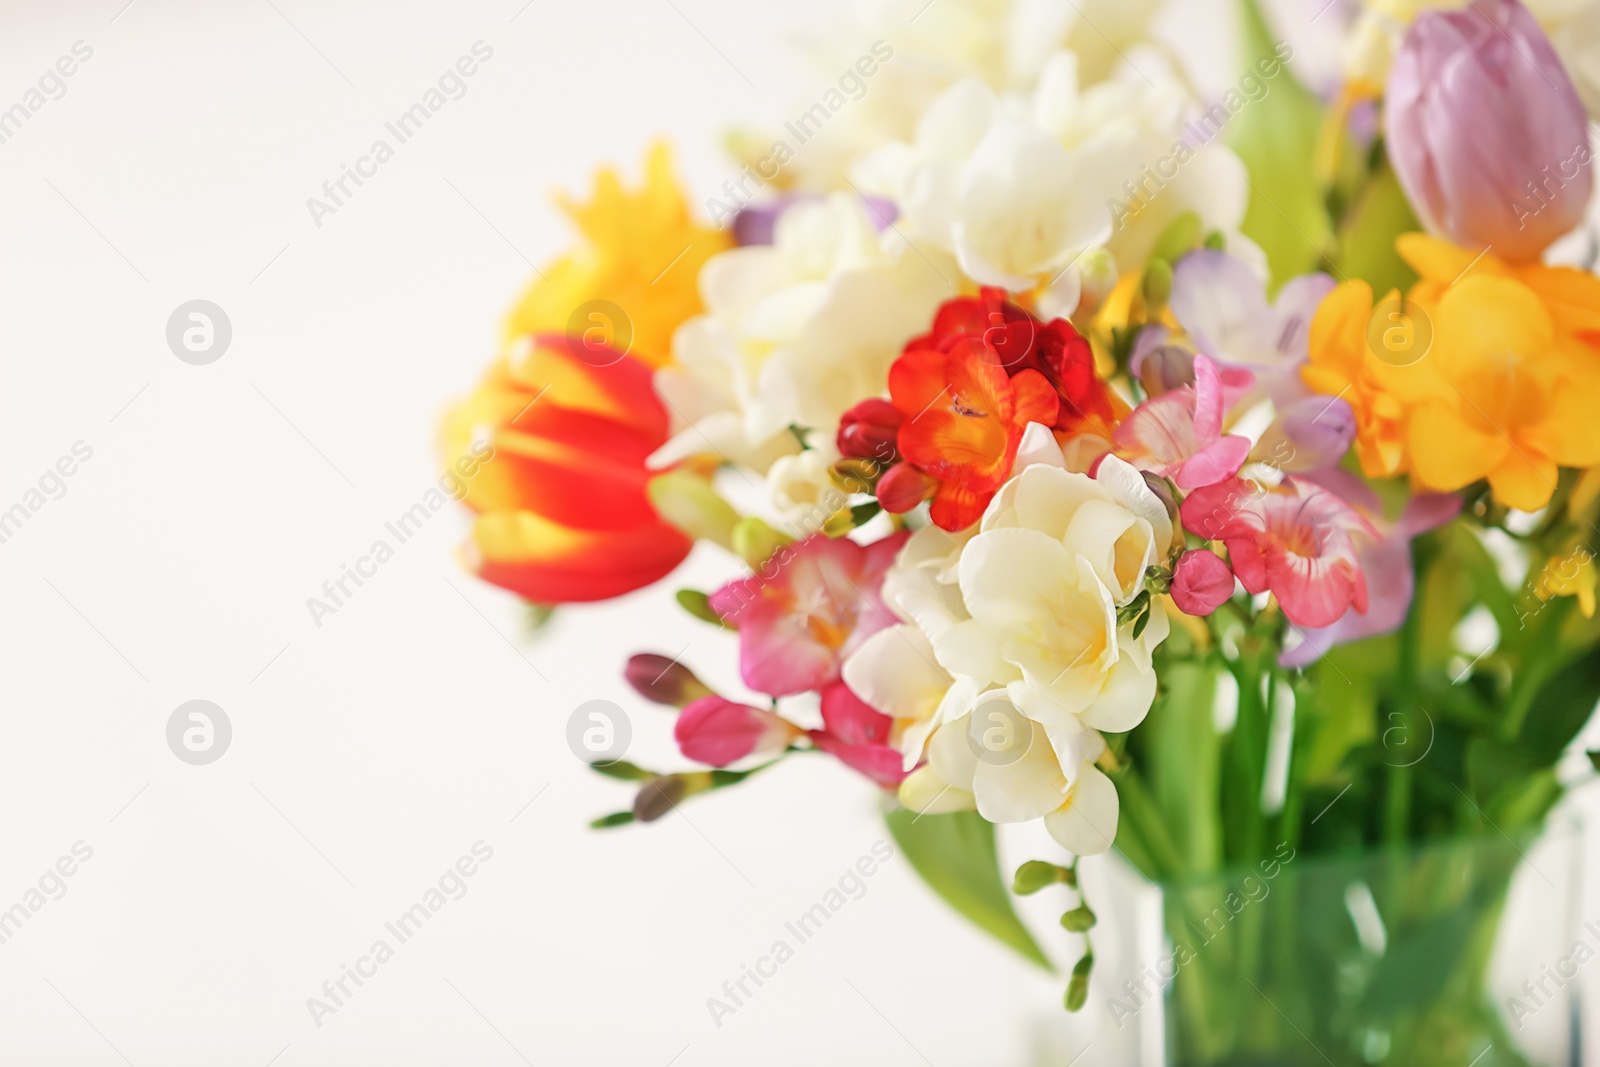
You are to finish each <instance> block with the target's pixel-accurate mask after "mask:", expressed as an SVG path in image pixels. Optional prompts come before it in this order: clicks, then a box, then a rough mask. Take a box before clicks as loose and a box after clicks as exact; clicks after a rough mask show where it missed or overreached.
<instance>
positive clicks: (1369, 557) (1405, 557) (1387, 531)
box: [1278, 470, 1461, 667]
mask: <svg viewBox="0 0 1600 1067" xmlns="http://www.w3.org/2000/svg"><path fill="white" fill-rule="evenodd" d="M1310 477H1311V480H1313V481H1316V482H1317V483H1318V484H1320V485H1321V486H1322V487H1323V488H1325V489H1327V490H1329V491H1330V492H1332V493H1334V494H1335V495H1337V496H1341V497H1343V498H1344V499H1345V500H1346V501H1347V502H1349V503H1350V504H1351V505H1352V506H1353V507H1355V508H1356V509H1357V510H1358V511H1362V512H1365V513H1366V514H1367V517H1368V518H1369V519H1371V521H1372V523H1373V525H1374V526H1375V527H1377V529H1378V531H1379V533H1380V534H1381V536H1380V537H1379V538H1378V539H1376V540H1370V541H1368V542H1367V543H1366V544H1365V545H1364V546H1362V547H1361V548H1360V550H1359V551H1358V553H1357V557H1356V558H1357V562H1358V564H1359V565H1360V567H1361V573H1362V574H1363V575H1364V576H1365V578H1366V582H1367V610H1366V612H1365V613H1362V612H1357V611H1354V610H1351V611H1347V612H1345V613H1344V615H1343V616H1341V617H1340V618H1339V619H1338V620H1337V621H1335V622H1334V623H1333V624H1332V625H1330V626H1320V627H1316V628H1313V629H1303V630H1299V631H1298V632H1299V634H1300V637H1301V641H1300V643H1299V644H1298V645H1296V646H1295V647H1293V648H1291V649H1289V650H1288V651H1287V652H1285V653H1283V655H1281V656H1279V657H1278V664H1279V666H1282V667H1309V666H1310V665H1311V664H1313V663H1315V662H1316V661H1317V660H1319V659H1321V658H1322V657H1323V656H1324V655H1326V654H1327V653H1328V651H1329V650H1330V649H1332V648H1334V647H1335V646H1337V645H1343V644H1348V643H1350V642H1351V641H1360V640H1361V639H1363V638H1366V637H1377V636H1378V635H1380V634H1386V633H1390V632H1392V631H1394V630H1398V629H1399V628H1400V626H1401V624H1402V623H1404V622H1405V620H1406V612H1408V611H1409V610H1411V597H1412V594H1413V592H1414V591H1415V588H1416V575H1415V573H1414V572H1413V570H1412V566H1411V542H1412V540H1413V539H1415V538H1417V537H1420V536H1422V535H1423V534H1425V533H1427V532H1428V531H1429V530H1433V529H1436V528H1438V527H1440V526H1443V525H1444V524H1445V523H1447V522H1449V521H1450V520H1451V519H1453V518H1455V517H1456V514H1457V513H1458V512H1460V510H1461V498H1460V497H1459V496H1457V495H1455V494H1454V493H1419V494H1418V495H1416V496H1414V497H1412V498H1411V499H1410V500H1408V501H1407V502H1406V506H1405V510H1404V511H1403V512H1401V514H1400V518H1399V519H1398V520H1397V521H1396V522H1394V523H1387V522H1385V521H1383V517H1382V512H1383V506H1382V504H1381V503H1380V502H1379V500H1378V494H1377V493H1375V492H1373V491H1372V488H1371V487H1370V486H1368V485H1367V484H1366V483H1365V482H1363V481H1362V480H1361V479H1359V478H1357V477H1356V476H1355V475H1353V474H1350V473H1348V472H1346V471H1342V470H1332V471H1322V472H1320V473H1318V474H1314V475H1311V476H1310Z"/></svg>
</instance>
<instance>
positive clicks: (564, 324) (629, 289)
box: [506, 142, 733, 367]
mask: <svg viewBox="0 0 1600 1067" xmlns="http://www.w3.org/2000/svg"><path fill="white" fill-rule="evenodd" d="M556 203H557V204H558V205H559V206H560V207H561V209H562V210H563V211H564V212H565V213H566V215H567V217H568V218H570V219H571V220H572V222H573V224H574V225H575V226H577V228H578V231H579V232H580V233H581V234H582V235H583V239H582V240H581V241H580V242H579V243H578V245H577V246H576V247H575V248H573V249H572V250H571V251H570V252H568V253H567V254H566V255H565V256H562V257H561V258H560V259H558V260H556V261H555V262H554V263H552V264H550V265H549V266H547V267H545V268H544V271H543V273H542V275H541V276H540V277H538V278H536V279H534V281H533V284H531V285H530V286H529V287H528V290H527V292H525V293H524V294H523V295H522V298H521V300H520V301H518V303H517V306H516V307H515V309H513V311H512V312H511V315H510V316H509V317H508V319H507V320H506V340H507V342H510V341H512V340H514V339H516V338H518V337H523V336H526V335H528V334H530V333H542V332H548V331H554V332H557V333H571V334H575V335H578V336H584V335H585V334H588V333H589V331H591V330H598V331H599V333H598V334H592V335H591V336H594V337H595V338H596V339H598V340H601V341H603V342H604V343H606V344H611V345H614V346H616V347H618V348H626V349H627V351H628V354H629V355H631V356H633V357H634V358H635V359H638V360H639V361H640V362H642V363H645V364H647V365H648V366H651V367H659V366H661V365H662V364H664V363H666V362H667V361H668V360H669V359H670V358H671V355H672V334H673V331H675V330H676V329H677V328H678V326H679V325H680V324H682V323H683V322H684V321H685V320H687V319H689V318H691V317H693V316H695V315H698V314H699V313H700V312H701V310H702V308H701V304H700V291H699V285H698V282H699V277H700V268H701V267H703V266H704V265H705V262H706V260H708V259H710V258H711V257H712V256H714V255H716V254H717V253H718V252H721V251H724V250H725V249H727V248H728V247H730V246H731V245H732V243H733V242H732V238H731V237H730V235H729V234H727V233H724V232H723V231H721V230H716V229H713V228H711V227H710V226H707V225H703V224H701V223H699V222H697V221H695V219H694V217H693V215H692V214H691V213H690V211H689V205H688V202H687V200H686V199H685V197H684V193H683V190H682V189H681V188H680V187H679V185H678V183H677V181H676V179H675V178H674V177H673V173H672V151H671V149H670V147H669V146H668V145H666V144H665V143H664V142H657V143H656V144H654V145H652V146H651V148H650V151H649V154H648V155H647V156H646V157H645V167H644V185H643V186H641V187H640V188H638V189H628V188H625V187H624V186H623V183H622V178H621V177H620V176H619V175H618V173H617V172H616V171H615V170H612V169H609V168H608V169H606V170H602V171H600V173H599V174H597V175H596V176H595V180H594V190H593V192H592V193H591V195H590V198H589V201H588V202H587V203H580V202H578V201H576V200H572V199H570V198H568V197H565V196H559V195H558V196H557V198H556ZM591 301H606V302H607V303H609V304H612V305H615V307H616V308H618V309H621V313H622V315H623V316H625V318H624V319H620V320H619V319H618V318H617V315H616V312H615V310H613V309H611V308H607V307H597V308H590V307H585V305H586V304H589V303H590V302H591Z"/></svg>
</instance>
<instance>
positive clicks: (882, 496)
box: [878, 463, 939, 515]
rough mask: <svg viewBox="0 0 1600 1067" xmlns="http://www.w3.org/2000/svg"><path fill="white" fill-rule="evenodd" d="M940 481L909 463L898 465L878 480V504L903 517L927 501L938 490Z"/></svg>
mask: <svg viewBox="0 0 1600 1067" xmlns="http://www.w3.org/2000/svg"><path fill="white" fill-rule="evenodd" d="M938 488H939V479H937V478H935V477H934V476H933V475H931V474H926V473H924V472H922V471H920V470H918V469H917V468H915V467H913V466H912V465H911V464H909V463H896V464H895V465H894V466H893V467H890V468H889V469H888V470H887V471H886V472H884V475H883V477H882V478H879V479H878V503H879V504H881V505H883V510H884V511H887V512H889V513H890V514H893V515H901V514H904V513H905V512H907V511H910V510H911V509H912V508H914V507H916V506H917V505H918V504H920V503H922V502H923V501H924V500H927V499H928V498H930V497H931V496H933V494H934V493H935V492H936V491H937V490H938Z"/></svg>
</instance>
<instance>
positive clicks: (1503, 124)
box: [1385, 0, 1594, 260]
mask: <svg viewBox="0 0 1600 1067" xmlns="http://www.w3.org/2000/svg"><path fill="white" fill-rule="evenodd" d="M1385 108H1386V111H1385V135H1386V143H1387V147H1388V151H1389V158H1390V160H1391V161H1392V162H1393V163H1394V169H1395V173H1396V174H1397V175H1398V176H1399V178H1400V184H1401V185H1402V186H1404V188H1405V191H1406V195H1407V196H1408V197H1409V198H1410V200H1411V206H1412V207H1413V208H1415V209H1416V212H1417V214H1418V216H1419V217H1420V218H1421V219H1422V221H1423V223H1424V224H1425V225H1426V226H1427V227H1428V229H1430V230H1432V231H1433V232H1434V233H1436V234H1439V235H1440V236H1443V237H1446V238H1449V239H1450V240H1451V241H1454V242H1455V243H1456V244H1458V245H1462V246H1464V247H1467V248H1472V249H1478V248H1483V247H1486V246H1487V247H1490V248H1492V249H1493V250H1494V254H1495V255H1497V256H1499V257H1501V258H1502V259H1510V260H1534V259H1538V258H1539V256H1540V254H1541V253H1542V252H1543V251H1544V250H1545V248H1546V247H1547V246H1548V245H1549V244H1550V242H1552V241H1554V240H1555V239H1556V238H1558V237H1560V236H1561V235H1563V234H1565V233H1567V232H1568V231H1569V230H1571V229H1572V228H1573V227H1574V226H1576V225H1577V224H1578V222H1579V221H1580V220H1581V219H1582V217H1583V211H1584V207H1585V205H1586V204H1587V203H1588V202H1589V194H1590V192H1591V191H1592V190H1593V188H1594V178H1593V175H1592V174H1591V173H1590V171H1589V163H1590V160H1591V155H1590V150H1589V132H1588V127H1587V119H1586V116H1585V114H1584V109H1583V104H1582V103H1581V102H1580V101H1579V99H1578V94H1577V91H1576V90H1575V89H1573V87H1572V80H1571V79H1570V78H1568V77H1567V72H1566V71H1565V70H1564V69H1563V68H1562V66H1561V61H1560V60H1559V59H1557V58H1556V53H1555V49H1553V48H1552V47H1551V46H1550V41H1549V39H1548V38H1546V37H1545V35H1544V31H1543V30H1541V29H1540V28H1539V24H1538V23H1537V22H1535V21H1534V18H1533V16H1532V15H1530V14H1529V13H1528V10H1527V9H1526V8H1525V7H1523V6H1522V5H1521V4H1520V3H1518V2H1517V0H1473V3H1472V4H1471V5H1470V6H1469V7H1467V8H1466V9H1465V10H1461V11H1441V10H1433V11H1425V12H1423V13H1422V14H1421V15H1420V16H1418V18H1417V20H1416V22H1415V23H1413V24H1412V26H1411V29H1410V31H1409V32H1407V34H1406V38H1405V43H1404V45H1403V46H1402V47H1401V49H1400V54H1399V55H1398V56H1397V57H1396V58H1395V62H1394V67H1393V69H1392V70H1391V71H1390V74H1389V85H1388V91H1387V93H1386V100H1385Z"/></svg>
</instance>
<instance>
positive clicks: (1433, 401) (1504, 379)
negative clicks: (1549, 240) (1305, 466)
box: [1304, 234, 1600, 511]
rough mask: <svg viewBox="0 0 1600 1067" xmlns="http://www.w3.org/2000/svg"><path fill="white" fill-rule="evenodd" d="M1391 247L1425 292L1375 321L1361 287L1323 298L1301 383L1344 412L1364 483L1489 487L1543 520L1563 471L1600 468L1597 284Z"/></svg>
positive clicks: (1424, 245)
mask: <svg viewBox="0 0 1600 1067" xmlns="http://www.w3.org/2000/svg"><path fill="white" fill-rule="evenodd" d="M1398 248H1399V250H1400V254H1401V255H1402V256H1403V257H1404V258H1405V259H1406V261H1407V262H1408V263H1410V264H1411V266H1412V268H1413V269H1415V270H1416V271H1417V272H1418V273H1419V274H1420V275H1422V278H1421V280H1420V281H1419V282H1418V283H1417V284H1416V285H1415V286H1413V287H1412V289H1411V292H1410V294H1409V296H1408V297H1407V299H1406V301H1405V302H1404V303H1401V302H1399V300H1398V294H1390V296H1389V297H1388V298H1386V299H1385V300H1384V301H1382V302H1380V303H1379V304H1378V305H1377V307H1376V309H1375V308H1374V305H1373V302H1372V290H1371V288H1370V287H1369V286H1368V285H1367V284H1366V283H1365V282H1361V281H1354V282H1346V283H1344V284H1343V285H1341V286H1340V287H1339V288H1338V289H1336V290H1335V291H1334V292H1333V293H1331V294H1330V295H1329V296H1328V298H1327V299H1326V300H1325V301H1324V302H1323V304H1322V306H1321V307H1320V308H1319V309H1318V310H1317V315H1316V318H1315V320H1314V321H1313V323H1312V329H1311V351H1310V363H1309V364H1308V366H1307V367H1306V369H1305V371H1304V376H1305V380H1306V382H1307V384H1309V385H1310V386H1311V387H1312V388H1313V389H1316V390H1317V391H1319V392H1323V393H1331V394H1334V395H1342V396H1344V397H1345V399H1346V400H1348V401H1349V402H1350V405H1351V407H1352V408H1353V409H1354V410H1355V413H1356V420H1357V437H1356V453H1357V456H1358V458H1359V459H1360V461H1361V464H1362V468H1363V470H1364V471H1365V472H1366V473H1367V474H1368V475H1369V476H1373V477H1385V476H1389V475H1395V474H1402V473H1409V474H1410V475H1411V479H1412V481H1413V483H1414V484H1415V485H1417V486H1418V487H1419V488H1422V489H1429V490H1436V491H1442V492H1453V491H1455V490H1457V489H1461V488H1463V487H1464V486H1467V485H1470V484H1471V483H1473V482H1476V481H1478V480H1480V479H1485V478H1486V479H1488V481H1489V484H1490V486H1491V488H1492V489H1493V490H1494V495H1495V498H1496V499H1497V500H1499V501H1500V502H1501V503H1503V504H1505V505H1507V506H1509V507H1514V508H1519V509H1521V510H1524V511H1533V510H1536V509H1538V508H1541V507H1543V506H1544V505H1545V504H1546V503H1548V502H1549V500H1550V495H1551V493H1553V492H1554V490H1555V487H1556V478H1557V468H1559V467H1588V466H1593V465H1595V464H1600V419H1597V418H1596V417H1595V412H1596V411H1597V410H1600V348H1597V347H1596V341H1597V340H1600V333H1596V332H1595V331H1597V330H1600V279H1596V278H1595V277H1594V276H1593V275H1590V274H1587V273H1585V272H1583V271H1578V270H1573V269H1570V268H1557V267H1544V266H1541V265H1537V264H1534V265H1528V266H1513V265H1510V264H1506V263H1504V262H1502V261H1500V260H1499V259H1497V258H1495V257H1493V256H1491V255H1489V254H1487V253H1484V254H1482V255H1475V254H1474V253H1472V252H1470V251H1468V250H1465V249H1461V248H1457V247H1455V246H1454V245H1451V244H1449V243H1448V242H1445V241H1441V240H1439V239H1437V238H1433V237H1427V236H1424V235H1422V234H1407V235H1405V236H1403V237H1401V238H1400V240H1399V242H1398Z"/></svg>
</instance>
